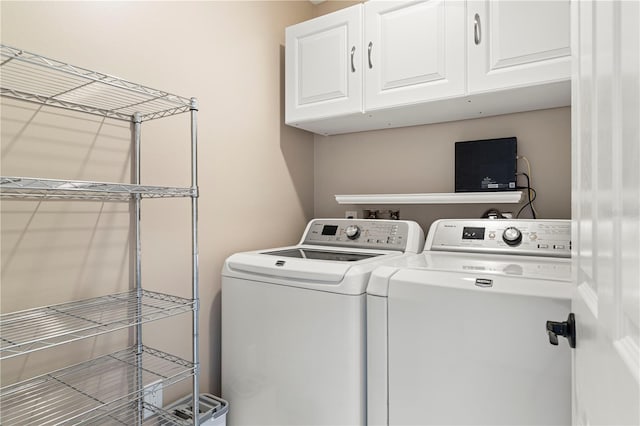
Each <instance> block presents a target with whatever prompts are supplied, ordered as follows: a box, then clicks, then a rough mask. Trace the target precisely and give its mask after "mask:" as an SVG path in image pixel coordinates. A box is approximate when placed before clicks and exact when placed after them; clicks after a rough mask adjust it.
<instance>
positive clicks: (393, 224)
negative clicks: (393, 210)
mask: <svg viewBox="0 0 640 426" xmlns="http://www.w3.org/2000/svg"><path fill="white" fill-rule="evenodd" d="M409 232H410V230H409V225H408V224H407V222H405V221H399V220H366V219H314V220H313V221H311V223H310V224H309V226H307V231H306V233H305V235H304V237H303V241H302V243H303V244H314V245H330V246H337V247H354V248H369V249H380V250H400V251H404V250H405V248H406V246H407V240H408V237H409Z"/></svg>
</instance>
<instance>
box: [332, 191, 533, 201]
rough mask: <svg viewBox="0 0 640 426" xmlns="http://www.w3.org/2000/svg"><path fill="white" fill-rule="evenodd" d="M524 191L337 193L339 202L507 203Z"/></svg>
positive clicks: (519, 199)
mask: <svg viewBox="0 0 640 426" xmlns="http://www.w3.org/2000/svg"><path fill="white" fill-rule="evenodd" d="M522 194H523V193H522V191H501V192H450V193H427V194H354V195H336V196H335V197H336V201H337V202H338V204H505V203H519V202H520V201H522Z"/></svg>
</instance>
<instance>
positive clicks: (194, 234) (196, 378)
mask: <svg viewBox="0 0 640 426" xmlns="http://www.w3.org/2000/svg"><path fill="white" fill-rule="evenodd" d="M197 112H198V101H197V100H196V98H191V188H192V189H193V190H195V192H194V195H193V196H192V197H191V243H192V253H193V261H192V280H193V300H194V306H193V364H194V368H195V373H194V375H193V402H192V403H193V405H192V407H193V413H194V414H193V425H194V426H198V425H199V424H200V416H199V415H198V412H199V409H198V408H199V407H200V396H199V392H200V355H199V353H200V345H199V342H198V340H199V338H200V323H199V320H198V313H199V312H200V298H199V289H198V285H199V282H198V281H199V279H200V276H199V272H198V271H199V267H198V258H199V252H198V196H199V194H198V149H197V148H198V119H197Z"/></svg>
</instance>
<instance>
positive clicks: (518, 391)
mask: <svg viewBox="0 0 640 426" xmlns="http://www.w3.org/2000/svg"><path fill="white" fill-rule="evenodd" d="M554 288H557V291H556V292H555V296H554V291H553V289H554ZM569 295H570V284H569V283H568V282H559V281H555V282H554V281H541V280H531V279H527V278H513V277H507V276H500V275H490V274H484V275H478V276H470V275H464V274H457V273H447V272H436V271H428V270H409V269H405V270H401V271H400V272H398V273H397V274H396V275H394V277H393V278H392V280H391V281H390V287H389V297H388V356H389V359H388V363H389V364H388V365H389V371H388V374H389V379H388V380H389V424H421V425H442V424H457V425H462V424H466V425H468V424H487V425H488V424H490V425H520V424H535V425H549V424H555V425H557V424H570V423H571V363H570V350H569V348H568V346H567V345H564V346H559V347H558V346H551V345H550V344H549V342H548V338H547V334H546V333H545V332H544V330H545V328H544V327H545V323H546V321H547V319H548V318H566V317H567V315H568V313H569V309H570V299H569Z"/></svg>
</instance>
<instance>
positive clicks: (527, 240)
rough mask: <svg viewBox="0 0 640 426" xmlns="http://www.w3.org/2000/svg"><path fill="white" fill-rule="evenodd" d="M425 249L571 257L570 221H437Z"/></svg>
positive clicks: (430, 232)
mask: <svg viewBox="0 0 640 426" xmlns="http://www.w3.org/2000/svg"><path fill="white" fill-rule="evenodd" d="M425 250H434V251H461V252H480V253H502V254H521V255H528V256H551V257H571V221H569V220H560V219H444V220H438V221H436V222H434V223H433V225H431V229H430V230H429V236H428V237H427V242H426V246H425Z"/></svg>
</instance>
